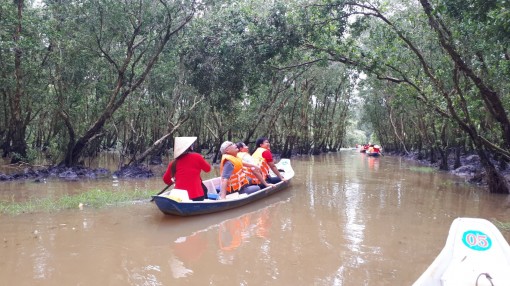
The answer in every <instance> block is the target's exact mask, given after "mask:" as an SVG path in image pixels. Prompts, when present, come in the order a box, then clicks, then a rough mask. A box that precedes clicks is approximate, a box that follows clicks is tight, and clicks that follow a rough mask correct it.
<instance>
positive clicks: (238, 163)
mask: <svg viewBox="0 0 510 286" xmlns="http://www.w3.org/2000/svg"><path fill="white" fill-rule="evenodd" d="M220 152H221V154H223V156H222V157H221V162H220V173H221V184H220V197H219V199H221V200H223V199H225V198H226V196H227V193H233V192H239V193H240V194H251V193H254V192H256V191H258V190H260V187H259V186H258V185H250V184H249V183H248V179H246V175H245V174H244V171H243V161H242V160H241V159H240V158H238V157H237V153H238V150H237V146H236V144H234V143H233V142H230V141H225V142H223V144H221V147H220Z"/></svg>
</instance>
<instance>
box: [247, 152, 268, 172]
mask: <svg viewBox="0 0 510 286" xmlns="http://www.w3.org/2000/svg"><path fill="white" fill-rule="evenodd" d="M266 150H267V149H266V148H262V147H259V148H257V150H255V152H253V155H251V156H252V157H253V159H255V162H257V164H258V165H259V168H260V169H261V170H262V174H263V175H265V176H267V175H269V169H270V168H269V164H267V162H266V159H265V158H264V157H262V153H264V151H266Z"/></svg>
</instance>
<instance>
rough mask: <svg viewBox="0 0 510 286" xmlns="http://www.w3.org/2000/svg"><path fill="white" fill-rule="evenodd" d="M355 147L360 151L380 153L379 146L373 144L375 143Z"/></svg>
mask: <svg viewBox="0 0 510 286" xmlns="http://www.w3.org/2000/svg"><path fill="white" fill-rule="evenodd" d="M356 147H357V148H359V150H360V152H361V153H365V152H366V153H381V146H379V145H375V144H371V143H368V144H362V145H359V147H358V145H356Z"/></svg>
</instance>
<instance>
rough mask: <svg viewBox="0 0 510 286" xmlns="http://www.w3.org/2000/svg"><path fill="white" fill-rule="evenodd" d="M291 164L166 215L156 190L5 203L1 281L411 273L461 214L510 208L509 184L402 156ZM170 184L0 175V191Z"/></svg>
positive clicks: (237, 281) (1, 195)
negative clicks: (59, 203)
mask: <svg viewBox="0 0 510 286" xmlns="http://www.w3.org/2000/svg"><path fill="white" fill-rule="evenodd" d="M292 164H293V167H294V169H295V172H296V176H295V177H294V179H293V180H292V183H291V185H290V187H289V188H288V189H286V190H284V191H282V192H280V193H277V194H275V195H273V196H271V197H268V198H266V199H263V200H261V201H258V202H256V203H253V204H251V205H248V206H244V207H241V208H237V209H234V210H230V211H225V212H222V213H216V214H211V215H203V216H196V217H188V218H181V217H172V216H165V215H163V214H162V213H161V212H160V211H159V210H158V209H157V207H156V206H155V205H154V204H153V203H150V202H149V198H148V199H147V200H146V201H142V202H134V203H130V204H127V205H125V206H121V207H114V208H108V209H89V208H85V209H83V210H79V209H78V208H76V209H75V210H68V211H61V212H56V213H34V214H23V215H18V216H6V215H0V243H1V245H0V257H1V259H0V281H1V282H0V285H411V284H412V283H413V282H414V281H415V280H416V279H417V278H418V277H419V275H420V274H421V273H422V272H423V271H424V270H425V269H426V268H427V266H428V265H429V264H430V263H431V262H432V260H433V259H434V257H435V256H436V255H437V254H438V253H439V251H440V250H441V249H442V247H443V246H444V243H445V241H446V237H447V234H448V230H449V227H450V224H451V223H452V221H453V220H454V219H455V218H456V217H480V218H485V219H489V220H498V221H502V222H508V221H509V220H510V208H509V206H510V202H509V197H508V196H501V195H490V194H488V193H487V192H486V190H484V189H482V188H478V187H474V186H468V185H466V184H464V183H463V180H462V179H459V178H456V177H453V176H450V175H448V174H444V173H427V172H421V171H420V170H419V169H418V168H416V165H415V164H414V163H412V162H409V161H406V160H404V159H401V158H397V157H389V156H385V157H381V158H367V157H366V156H365V155H364V154H360V153H357V152H356V151H342V152H339V153H338V154H328V155H321V156H314V157H297V158H293V160H292ZM162 186H163V184H162V182H161V181H160V178H159V177H158V178H153V179H149V180H138V181H133V180H125V181H118V180H111V179H110V180H103V181H86V182H85V181H83V182H68V183H63V182H53V181H52V182H46V183H43V184H36V183H32V182H23V183H20V182H16V183H8V184H5V183H2V185H0V188H1V189H0V199H5V198H6V197H9V196H19V198H20V199H26V198H29V197H32V196H35V197H44V196H58V195H61V194H63V193H79V192H82V191H86V190H90V189H95V188H100V189H116V188H119V189H128V188H151V189H154V192H155V193H157V192H158V191H159V190H160V189H161V188H162ZM12 193H14V195H12ZM503 235H504V236H505V238H506V239H507V240H508V239H509V235H508V233H505V232H503Z"/></svg>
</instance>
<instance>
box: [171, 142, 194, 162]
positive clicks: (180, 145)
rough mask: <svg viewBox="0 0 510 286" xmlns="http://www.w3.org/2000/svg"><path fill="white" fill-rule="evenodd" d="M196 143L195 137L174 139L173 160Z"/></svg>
mask: <svg viewBox="0 0 510 286" xmlns="http://www.w3.org/2000/svg"><path fill="white" fill-rule="evenodd" d="M195 141H197V137H175V141H174V159H176V158H177V157H179V156H181V154H182V153H184V151H186V150H188V148H189V147H190V146H191V145H192V144H193V143H194V142H195Z"/></svg>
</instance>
